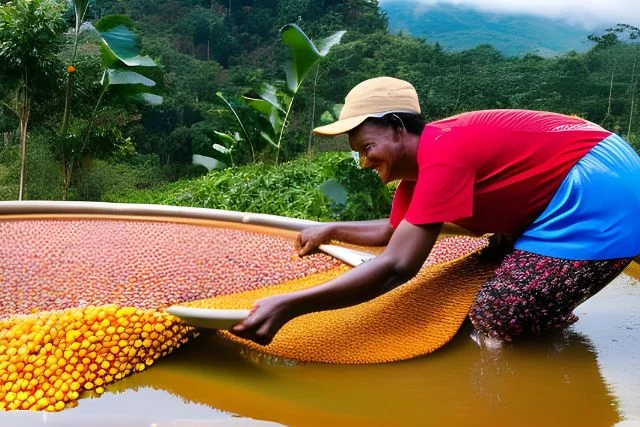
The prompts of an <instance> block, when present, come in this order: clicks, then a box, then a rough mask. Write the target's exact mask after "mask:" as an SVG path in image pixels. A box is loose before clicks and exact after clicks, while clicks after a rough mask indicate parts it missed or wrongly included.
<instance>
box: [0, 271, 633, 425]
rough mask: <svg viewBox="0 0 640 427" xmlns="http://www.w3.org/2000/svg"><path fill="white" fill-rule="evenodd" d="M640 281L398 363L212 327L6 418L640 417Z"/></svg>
mask: <svg viewBox="0 0 640 427" xmlns="http://www.w3.org/2000/svg"><path fill="white" fill-rule="evenodd" d="M639 285H640V281H638V280H636V279H632V278H631V277H629V276H621V277H619V278H618V279H616V280H615V281H614V282H613V283H612V284H611V285H609V286H608V287H606V288H605V289H604V290H603V291H602V292H601V293H599V294H598V295H596V296H595V297H594V298H592V299H591V300H589V301H587V302H586V303H585V304H583V305H582V306H580V307H578V309H577V310H576V313H577V314H578V315H579V316H580V320H579V321H578V322H577V323H576V324H574V325H573V326H572V327H571V328H570V329H568V330H567V331H564V332H562V333H557V334H554V335H549V336H546V337H543V338H539V339H536V340H528V341H524V342H520V343H518V344H515V345H508V346H506V347H504V348H502V349H500V350H498V351H488V350H483V349H480V348H478V347H477V346H476V345H475V344H474V343H473V341H472V340H471V339H470V338H469V328H468V326H466V327H465V328H464V329H463V330H462V331H461V332H460V333H459V334H458V335H457V336H456V338H455V339H454V340H453V341H452V342H451V343H450V344H448V345H447V346H445V347H444V348H443V349H441V350H439V351H437V352H436V353H434V354H432V355H429V356H426V357H423V358H419V359H414V360H410V361H406V362H400V363H392V364H382V365H366V366H340V365H319V364H306V365H305V364H295V363H290V362H285V361H278V360H273V359H266V358H264V357H261V356H259V355H257V354H255V353H246V352H245V351H244V350H243V349H242V348H241V347H237V346H235V345H232V344H229V343H227V342H224V341H222V340H220V339H219V338H217V336H215V335H214V334H208V333H204V334H203V335H201V336H200V337H199V338H198V339H196V340H194V341H193V342H192V343H190V344H189V345H187V346H186V347H183V348H182V349H180V350H179V351H177V352H176V353H175V354H174V355H173V356H171V357H170V358H168V359H166V360H163V361H159V362H158V363H157V364H155V365H153V367H152V368H150V369H149V370H147V371H145V372H142V373H139V374H136V375H133V376H131V377H129V378H126V379H125V380H123V381H120V382H118V383H116V384H114V385H111V386H110V387H109V388H108V392H107V393H105V394H104V395H103V396H102V397H100V398H95V399H91V398H89V399H82V400H81V401H80V404H79V406H78V407H77V408H73V409H68V410H65V411H63V412H62V413H56V414H46V423H45V422H43V414H40V413H26V412H14V413H4V414H0V425H2V426H14V425H15V426H18V425H19V426H30V425H33V426H41V425H56V426H57V425H60V426H63V425H64V426H76V425H77V426H80V425H82V426H102V425H104V426H107V425H108V426H113V425H122V426H134V425H135V426H152V425H157V426H158V427H160V426H165V425H166V426H169V425H171V426H196V425H197V426H207V425H213V422H214V421H218V422H222V424H215V425H229V426H231V425H233V426H235V425H236V424H237V423H239V424H240V425H269V426H273V425H275V424H272V423H267V424H264V423H260V422H259V421H255V420H265V421H271V422H275V423H280V424H284V425H291V426H327V425H332V426H413V425H415V426H418V425H447V426H469V425H475V426H485V425H486V426H495V425H500V426H502V425H518V426H567V425H580V426H613V425H618V426H625V427H626V426H628V425H640V351H639V349H640V344H639V343H638V336H639V335H640V311H639V310H638V307H640V286H639ZM205 420H208V422H205Z"/></svg>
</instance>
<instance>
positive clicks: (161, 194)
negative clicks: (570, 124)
mask: <svg viewBox="0 0 640 427" xmlns="http://www.w3.org/2000/svg"><path fill="white" fill-rule="evenodd" d="M639 36H640V30H639V29H638V28H636V27H634V26H632V25H628V24H624V23H621V24H618V25H616V26H614V27H612V28H610V29H608V30H606V31H605V32H603V33H600V34H591V35H588V36H587V35H585V37H588V39H589V40H590V41H591V43H592V47H591V48H590V49H589V50H588V51H587V52H585V53H577V52H568V53H565V54H563V55H560V56H556V57H552V58H543V57H541V56H538V55H535V54H525V55H521V56H505V55H503V54H502V53H501V52H500V51H498V50H497V49H495V48H494V47H492V46H489V45H479V46H476V47H475V48H473V49H470V50H465V51H460V52H451V51H447V50H445V49H443V48H442V47H441V46H440V45H439V44H438V43H437V41H431V40H424V39H420V38H414V37H411V36H408V35H403V34H392V33H391V32H390V31H389V29H388V18H387V16H386V15H385V13H384V12H383V11H381V9H380V8H379V5H378V2H377V1H370V0H322V1H311V0H280V1H275V0H205V1H202V0H127V1H124V0H97V1H88V0H73V1H71V3H69V2H67V1H59V0H0V200H17V199H24V200H91V201H111V202H137V203H163V204H177V205H186V206H201V207H211V208H223V209H233V210H242V211H253V212H266V213H273V214H281V215H288V216H294V217H301V218H310V219H320V220H330V219H367V218H373V217H380V216H385V215H387V214H388V209H389V204H390V200H391V194H392V191H393V186H383V185H382V184H380V183H379V182H378V181H377V178H376V177H375V175H373V174H369V173H368V171H363V170H360V169H358V168H357V167H356V165H355V163H354V161H353V159H352V157H351V155H350V153H349V149H348V144H347V143H346V140H345V139H344V138H338V139H337V140H332V139H324V138H319V137H314V136H313V135H312V134H311V129H312V128H313V127H314V126H317V125H319V124H321V123H327V122H330V121H333V120H335V118H336V116H337V113H338V111H339V108H340V103H341V102H343V99H344V96H345V95H346V93H347V92H348V91H349V89H350V88H351V87H353V86H354V85H355V84H357V83H359V82H360V81H362V80H364V79H367V78H371V77H375V76H380V75H389V76H394V77H398V78H401V79H405V80H408V81H410V82H411V83H412V84H413V85H414V86H415V87H416V89H417V91H418V95H419V97H420V100H421V107H422V111H423V114H424V117H425V119H426V120H427V121H430V120H436V119H440V118H443V117H446V116H449V115H453V114H456V113H459V112H463V111H470V110H479V109H491V108H527V109H535V110H547V111H555V112H560V113H565V114H573V115H577V116H580V117H583V118H586V119H588V120H590V121H592V122H594V123H598V124H601V125H602V126H604V127H605V128H607V129H609V130H611V131H614V132H616V133H618V134H620V135H622V136H623V137H625V138H626V139H627V140H628V141H629V142H630V143H631V144H632V145H633V146H634V148H635V149H636V150H640V138H639V132H640V117H638V111H637V110H638V106H637V104H638V100H637V99H636V96H637V94H638V84H637V83H638V74H639V72H640V64H639V63H638V56H639V52H640V40H638V37H639ZM309 39H310V41H309ZM300 40H302V41H303V42H304V43H307V42H308V43H311V44H308V45H307V44H305V46H307V47H308V46H312V47H313V49H315V47H317V50H313V49H311V50H309V52H310V51H312V50H313V51H314V52H319V53H320V54H318V55H316V56H314V58H313V61H311V62H309V63H308V64H306V68H304V70H303V71H304V73H301V72H300V70H301V69H300V68H299V67H298V66H299V64H300V61H304V60H305V58H306V57H304V55H302V54H300V53H299V52H300V51H299V50H298V51H296V49H299V48H300V46H299V45H296V46H297V47H292V46H293V45H294V44H295V41H300ZM305 40H306V41H305ZM314 43H315V45H314ZM296 52H298V53H296ZM296 55H298V56H297V57H296ZM292 63H293V67H294V71H295V70H297V71H298V74H297V75H298V78H297V80H296V81H295V83H294V84H293V85H292V80H291V76H292V74H291V70H290V69H289V68H290V67H291V64H292ZM296 67H298V68H296ZM294 74H295V73H294ZM194 155H196V157H198V158H201V157H200V156H205V158H212V159H216V160H217V162H215V163H216V165H215V166H216V169H213V170H209V168H206V167H204V166H202V165H200V164H196V163H198V162H196V163H194Z"/></svg>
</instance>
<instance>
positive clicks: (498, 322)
mask: <svg viewBox="0 0 640 427" xmlns="http://www.w3.org/2000/svg"><path fill="white" fill-rule="evenodd" d="M631 261H632V259H631V258H620V259H612V260H602V261H574V260H567V259H560V258H552V257H548V256H544V255H538V254H534V253H531V252H526V251H523V250H518V249H515V250H513V251H511V252H510V253H508V254H507V255H506V256H505V257H504V259H503V260H502V262H501V263H500V266H499V267H498V269H497V270H496V272H495V274H494V276H493V277H492V278H491V279H489V280H488V281H487V283H485V285H484V286H483V287H482V289H481V290H480V292H479V293H478V296H477V297H476V301H475V303H474V304H473V306H472V307H471V310H470V312H469V318H470V319H471V323H472V324H473V326H474V327H475V329H476V331H477V332H478V333H480V334H483V335H485V336H489V337H491V338H495V339H499V340H501V341H511V340H512V339H513V338H515V337H517V336H520V335H530V334H534V335H538V334H541V333H543V332H545V331H548V330H550V329H558V328H564V327H566V326H568V325H570V324H572V323H573V322H575V321H576V320H578V318H577V317H576V316H575V315H574V314H573V313H572V312H573V309H574V308H576V307H577V306H578V305H579V304H581V303H582V302H584V301H585V300H586V299H587V298H590V297H591V296H593V295H595V294H596V293H597V292H599V291H600V290H601V289H602V288H604V287H605V286H606V285H607V284H608V283H609V282H611V281H612V280H613V279H614V278H615V277H616V276H618V275H619V274H620V273H622V271H623V270H624V269H625V268H626V267H627V266H628V265H629V263H630V262H631Z"/></svg>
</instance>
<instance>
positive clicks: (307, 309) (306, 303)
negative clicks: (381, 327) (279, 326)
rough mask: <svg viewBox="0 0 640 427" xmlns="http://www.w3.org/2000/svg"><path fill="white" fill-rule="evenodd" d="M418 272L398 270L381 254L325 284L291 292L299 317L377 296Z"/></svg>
mask: <svg viewBox="0 0 640 427" xmlns="http://www.w3.org/2000/svg"><path fill="white" fill-rule="evenodd" d="M416 272H417V271H416ZM416 272H413V271H411V272H409V271H399V270H397V269H396V268H395V266H394V263H393V261H391V260H389V259H387V258H386V257H384V256H380V257H377V258H374V259H373V260H371V261H368V262H367V263H365V264H363V265H361V266H359V267H357V268H355V269H353V270H350V271H348V272H346V273H345V274H343V275H342V276H340V277H338V278H336V279H334V280H331V281H329V282H327V283H325V284H322V285H319V286H314V287H313V288H309V289H305V290H302V291H298V292H294V293H291V294H288V295H289V297H290V298H291V300H290V303H291V306H292V307H295V308H296V315H297V316H299V315H303V314H307V313H312V312H315V311H323V310H334V309H339V308H344V307H349V306H352V305H355V304H360V303H363V302H366V301H369V300H371V299H373V298H376V297H378V296H380V295H382V294H384V293H385V292H388V291H390V290H391V289H393V288H395V287H397V286H399V285H401V284H403V283H405V282H406V281H408V280H409V279H411V277H413V275H415V273H416Z"/></svg>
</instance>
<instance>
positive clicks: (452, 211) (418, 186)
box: [392, 163, 475, 225]
mask: <svg viewBox="0 0 640 427" xmlns="http://www.w3.org/2000/svg"><path fill="white" fill-rule="evenodd" d="M474 185H475V170H474V169H473V167H471V166H464V165H453V164H448V163H436V164H428V165H426V166H424V167H422V168H420V171H419V173H418V179H417V181H416V183H415V188H414V190H413V197H411V202H410V203H409V205H408V207H407V209H406V213H405V215H404V219H405V220H407V221H408V222H410V223H411V224H414V225H420V224H433V223H438V222H455V221H456V220H459V219H463V218H469V217H471V216H472V215H473V194H474ZM394 201H395V200H394ZM392 213H393V212H392ZM398 223H400V221H398ZM392 225H393V223H392Z"/></svg>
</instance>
